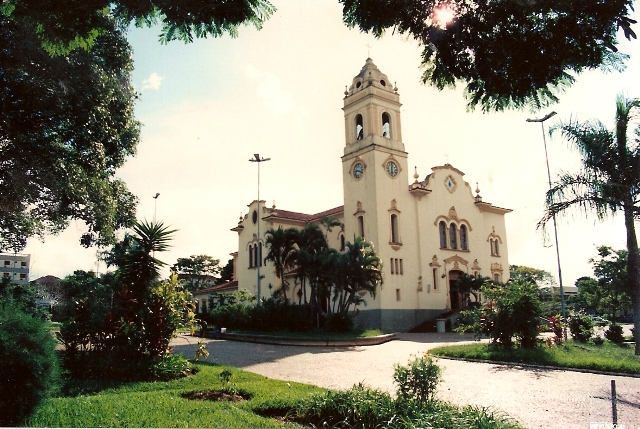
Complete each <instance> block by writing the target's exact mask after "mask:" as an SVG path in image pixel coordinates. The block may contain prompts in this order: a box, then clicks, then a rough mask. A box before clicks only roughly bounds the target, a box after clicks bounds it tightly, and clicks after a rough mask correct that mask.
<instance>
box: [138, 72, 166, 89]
mask: <svg viewBox="0 0 640 429" xmlns="http://www.w3.org/2000/svg"><path fill="white" fill-rule="evenodd" d="M163 79H164V78H163V77H162V76H158V74H157V73H151V75H150V76H149V77H148V78H146V79H145V80H143V81H142V90H143V91H144V90H145V89H152V90H154V91H157V90H159V89H160V85H161V84H162V80H163Z"/></svg>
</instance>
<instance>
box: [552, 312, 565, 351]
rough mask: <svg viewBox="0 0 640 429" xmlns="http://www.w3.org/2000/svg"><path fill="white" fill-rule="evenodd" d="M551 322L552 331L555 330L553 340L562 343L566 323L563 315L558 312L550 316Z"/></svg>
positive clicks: (557, 343)
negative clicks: (563, 320)
mask: <svg viewBox="0 0 640 429" xmlns="http://www.w3.org/2000/svg"><path fill="white" fill-rule="evenodd" d="M549 322H550V323H551V332H553V337H552V338H551V340H552V341H553V343H554V344H555V345H557V346H559V345H560V344H562V340H563V338H564V336H563V331H564V323H563V322H562V316H560V315H559V314H556V315H555V316H551V317H550V318H549Z"/></svg>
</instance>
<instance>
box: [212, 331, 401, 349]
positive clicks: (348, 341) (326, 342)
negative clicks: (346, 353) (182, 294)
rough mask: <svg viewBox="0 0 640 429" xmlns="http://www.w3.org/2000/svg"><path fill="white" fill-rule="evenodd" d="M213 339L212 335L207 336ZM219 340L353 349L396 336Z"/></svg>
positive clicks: (223, 337)
mask: <svg viewBox="0 0 640 429" xmlns="http://www.w3.org/2000/svg"><path fill="white" fill-rule="evenodd" d="M207 338H213V335H207ZM216 338H217V339H221V340H231V341H243V342H248V343H260V344H273V345H278V346H315V347H355V346H376V345H378V344H384V343H386V342H389V341H392V340H395V339H397V338H398V336H397V335H396V334H385V335H378V336H376V337H363V338H345V339H335V338H319V339H317V340H316V339H302V338H290V337H278V336H274V335H253V334H251V335H248V334H231V333H224V334H222V333H221V334H219V335H217V337H216Z"/></svg>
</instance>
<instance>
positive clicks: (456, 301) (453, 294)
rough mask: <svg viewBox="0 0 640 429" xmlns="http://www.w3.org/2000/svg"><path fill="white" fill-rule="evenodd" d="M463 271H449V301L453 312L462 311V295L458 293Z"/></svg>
mask: <svg viewBox="0 0 640 429" xmlns="http://www.w3.org/2000/svg"><path fill="white" fill-rule="evenodd" d="M462 274H463V273H462V271H459V270H452V271H449V299H450V300H451V311H460V310H461V309H462V303H461V302H460V301H461V300H462V294H461V293H460V292H459V291H458V285H457V281H458V279H459V278H460V277H461V276H462Z"/></svg>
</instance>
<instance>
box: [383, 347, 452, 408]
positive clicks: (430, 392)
mask: <svg viewBox="0 0 640 429" xmlns="http://www.w3.org/2000/svg"><path fill="white" fill-rule="evenodd" d="M441 378H442V377H441V370H440V367H439V366H438V365H437V364H436V363H435V362H434V360H433V358H432V357H431V356H429V355H428V354H425V355H424V356H422V357H417V358H415V359H413V360H410V361H409V363H408V365H407V366H402V365H398V364H396V365H395V369H394V372H393V381H394V382H395V383H396V384H397V390H396V394H397V396H398V400H399V401H401V402H417V403H419V404H424V403H426V402H429V401H432V400H433V399H434V397H435V393H436V387H437V386H438V383H439V382H440V380H441Z"/></svg>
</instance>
